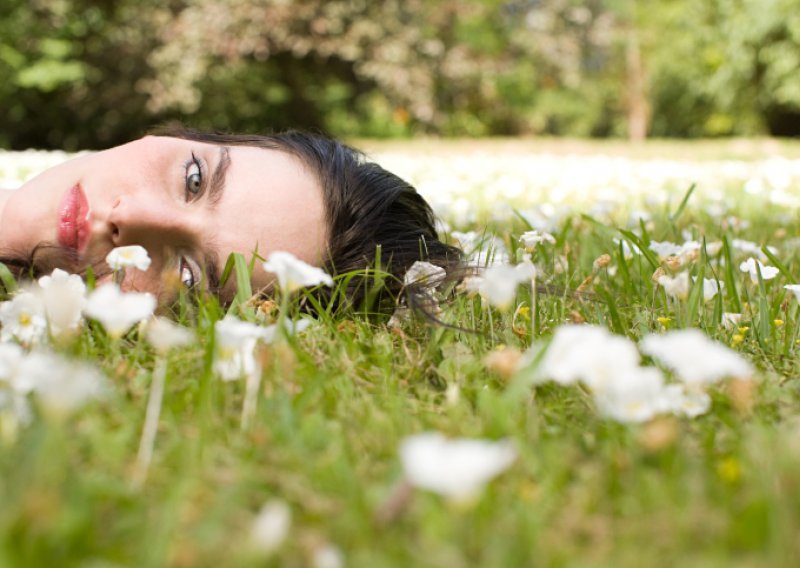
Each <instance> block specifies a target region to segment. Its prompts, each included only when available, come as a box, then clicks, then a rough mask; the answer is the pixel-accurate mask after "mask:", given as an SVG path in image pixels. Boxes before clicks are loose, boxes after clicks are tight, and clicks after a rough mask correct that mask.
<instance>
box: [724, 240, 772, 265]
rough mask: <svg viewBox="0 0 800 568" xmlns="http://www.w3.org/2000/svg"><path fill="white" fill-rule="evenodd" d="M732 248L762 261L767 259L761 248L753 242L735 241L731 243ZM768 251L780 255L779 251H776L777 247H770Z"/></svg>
mask: <svg viewBox="0 0 800 568" xmlns="http://www.w3.org/2000/svg"><path fill="white" fill-rule="evenodd" d="M731 247H733V248H734V249H736V250H738V251H739V252H743V253H746V254H754V255H756V256H757V257H758V258H759V259H761V260H766V259H767V255H765V254H764V251H762V250H761V246H759V245H758V244H757V243H754V242H752V241H745V240H743V239H733V240H732V241H731ZM767 250H768V251H770V252H771V253H772V254H778V249H776V248H775V247H771V246H768V247H767Z"/></svg>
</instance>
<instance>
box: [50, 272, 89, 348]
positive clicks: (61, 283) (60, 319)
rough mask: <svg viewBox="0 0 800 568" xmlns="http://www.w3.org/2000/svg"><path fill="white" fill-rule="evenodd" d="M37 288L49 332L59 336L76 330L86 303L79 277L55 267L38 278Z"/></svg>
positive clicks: (83, 287) (84, 290) (84, 289)
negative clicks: (49, 273)
mask: <svg viewBox="0 0 800 568" xmlns="http://www.w3.org/2000/svg"><path fill="white" fill-rule="evenodd" d="M39 288H40V293H39V295H40V296H41V298H42V303H43V305H44V312H45V316H46V317H47V325H48V326H49V328H50V333H51V334H52V335H53V336H55V337H59V336H62V335H65V334H67V333H70V332H74V331H77V330H78V327H79V326H80V323H81V313H82V311H83V308H84V306H85V305H86V284H84V283H83V280H82V279H81V277H80V276H78V275H77V274H69V273H68V272H65V271H63V270H61V269H60V268H56V269H55V270H54V271H53V273H52V274H51V275H50V276H42V277H41V278H39Z"/></svg>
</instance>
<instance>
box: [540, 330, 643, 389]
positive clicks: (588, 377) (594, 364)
mask: <svg viewBox="0 0 800 568" xmlns="http://www.w3.org/2000/svg"><path fill="white" fill-rule="evenodd" d="M640 359H641V358H640V356H639V351H638V350H637V349H636V344H635V343H633V342H632V341H631V340H630V339H628V338H627V337H624V336H622V335H614V334H613V333H611V332H609V331H608V330H607V329H605V328H603V327H599V326H594V325H573V324H568V325H562V326H560V327H559V328H558V329H557V330H556V332H555V334H554V335H553V339H552V341H551V342H550V345H549V346H548V347H547V352H546V353H545V355H544V357H543V358H542V360H541V363H540V364H539V366H538V368H537V369H536V375H537V376H538V377H541V378H545V379H552V380H553V381H555V382H557V383H559V384H562V385H568V384H573V383H576V382H578V381H583V382H584V383H585V384H586V385H587V386H588V387H589V388H591V389H592V390H593V391H598V392H599V391H602V390H604V389H605V388H606V387H607V385H609V384H611V383H613V382H614V381H615V380H616V377H617V376H619V374H620V373H623V372H629V371H631V370H636V369H638V368H639V361H640Z"/></svg>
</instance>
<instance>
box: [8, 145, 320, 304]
mask: <svg viewBox="0 0 800 568" xmlns="http://www.w3.org/2000/svg"><path fill="white" fill-rule="evenodd" d="M193 155H194V157H195V158H196V159H197V161H198V162H199V163H200V166H199V168H198V167H197V166H195V165H194V162H193V161H192V156H193ZM228 160H229V163H228V165H227V168H224V169H225V176H224V189H223V191H222V192H221V193H219V194H216V195H217V199H213V198H212V197H211V194H212V192H211V191H210V185H211V183H210V182H211V180H212V179H213V177H214V172H215V169H216V168H217V167H218V166H219V165H220V163H221V162H223V163H224V162H228ZM198 171H199V172H200V177H198V176H194V177H192V174H193V173H197V172H198ZM187 174H188V177H190V183H189V184H188V185H189V187H190V188H195V187H196V186H195V185H193V184H192V183H191V181H195V182H196V181H199V180H200V179H201V178H202V182H201V184H200V185H201V187H202V189H201V190H200V192H199V193H198V194H197V195H194V194H193V193H192V192H191V191H187ZM76 183H80V185H81V187H82V188H83V191H84V192H85V193H86V196H87V198H88V201H89V205H90V208H91V217H90V219H91V226H92V232H91V238H90V240H89V243H88V245H87V246H86V248H85V250H83V251H81V252H80V257H79V267H81V268H83V267H85V266H87V265H94V266H101V267H102V266H103V265H104V263H103V262H102V261H103V259H104V258H105V256H106V254H108V252H109V251H110V250H111V249H112V248H114V247H118V246H125V245H133V244H138V245H142V246H143V247H145V248H146V249H147V251H148V253H149V254H150V258H151V259H152V264H151V266H150V268H149V269H148V270H147V271H146V272H141V271H138V270H135V269H132V270H128V271H126V274H125V280H124V281H123V283H122V287H123V289H126V290H136V291H146V292H150V293H153V294H155V295H156V296H157V297H158V298H159V299H160V300H161V301H168V300H169V299H171V297H173V296H174V295H175V293H176V292H177V289H178V287H179V286H180V285H182V284H181V282H182V281H183V282H184V283H186V282H188V280H190V277H191V275H194V278H195V281H196V285H199V286H204V287H212V286H211V283H212V282H213V277H211V278H207V277H206V276H207V274H206V273H207V272H211V273H212V274H216V275H217V276H218V275H219V274H221V272H222V270H223V268H224V265H225V261H226V260H227V258H228V255H229V254H230V253H232V252H239V253H242V254H244V255H245V257H246V258H247V259H248V261H249V260H250V258H251V257H252V254H253V252H254V251H257V252H258V254H259V255H260V256H261V257H264V258H266V257H267V256H268V255H269V253H270V252H272V251H275V250H285V251H288V252H291V253H292V254H294V255H295V256H297V257H298V258H300V259H301V260H304V261H305V262H308V263H309V264H313V265H319V264H320V262H321V258H322V255H323V252H324V250H325V240H326V222H325V212H324V207H323V201H322V191H321V188H320V187H319V183H318V182H317V181H316V179H315V178H314V176H313V175H312V174H311V173H310V172H309V171H308V170H307V169H306V168H305V167H304V166H303V164H302V163H301V162H300V160H299V159H297V158H296V157H294V156H292V155H290V154H287V153H284V152H281V151H278V150H266V149H261V148H254V147H248V146H230V147H220V146H216V145H212V144H204V143H201V142H194V141H191V140H182V139H177V138H168V137H155V136H148V137H145V138H142V139H140V140H136V141H134V142H130V143H128V144H125V145H123V146H118V147H116V148H111V149H110V150H105V151H102V152H98V153H94V154H88V155H85V156H81V157H78V158H75V159H73V160H71V161H69V162H66V163H64V164H61V165H58V166H56V167H54V168H51V169H49V170H47V171H45V172H43V173H42V174H40V175H39V176H37V177H35V178H34V179H32V180H31V181H29V182H28V183H26V184H25V185H23V186H22V187H21V188H20V189H18V190H16V191H14V192H10V193H9V192H0V249H2V250H4V251H5V250H8V251H22V252H23V253H24V254H29V253H30V251H31V250H33V248H34V247H35V246H36V245H37V244H39V243H42V242H48V243H56V242H57V230H58V223H59V213H58V210H59V207H60V204H61V202H62V199H63V197H64V195H65V194H66V193H67V192H68V191H69V189H70V188H72V187H73V186H74V185H75V184H76ZM63 258H64V267H65V268H67V267H68V266H67V265H68V261H67V260H66V259H67V258H68V255H67V252H66V251H64V254H63ZM71 268H74V267H71ZM187 269H188V270H189V271H190V272H187ZM105 278H110V275H108V276H106V277H105ZM272 281H273V275H271V274H268V273H266V272H265V271H264V270H263V269H262V268H261V263H260V262H256V263H255V273H254V275H253V281H252V283H253V287H254V289H262V288H266V287H268V286H269V285H270V284H271V283H272ZM233 286H234V284H233V283H232V282H229V283H228V284H226V286H225V288H224V289H221V290H219V294H220V296H221V297H222V299H223V300H227V299H230V298H231V297H232V295H233V293H234V289H233Z"/></svg>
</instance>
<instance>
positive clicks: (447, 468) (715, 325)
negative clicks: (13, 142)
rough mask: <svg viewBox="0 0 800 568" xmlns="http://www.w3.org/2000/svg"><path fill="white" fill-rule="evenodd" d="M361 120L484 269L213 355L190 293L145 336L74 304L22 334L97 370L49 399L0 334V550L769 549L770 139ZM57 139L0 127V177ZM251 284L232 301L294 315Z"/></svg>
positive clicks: (255, 560)
mask: <svg viewBox="0 0 800 568" xmlns="http://www.w3.org/2000/svg"><path fill="white" fill-rule="evenodd" d="M363 145H364V146H365V147H367V149H368V151H369V153H370V155H372V156H373V157H375V158H376V159H377V160H378V161H380V162H381V163H383V164H384V165H385V166H386V167H387V168H389V169H392V170H393V171H396V172H397V173H400V174H401V175H403V176H406V177H407V178H408V179H409V180H410V181H412V182H413V183H414V184H415V185H416V186H417V187H418V188H419V190H420V191H421V192H422V193H423V194H424V195H425V197H426V198H428V199H429V201H430V202H431V203H432V204H433V205H434V207H435V209H436V210H437V212H438V213H439V214H440V216H441V221H442V230H443V231H444V232H445V234H446V235H447V236H448V239H449V240H450V241H451V242H453V243H455V244H460V245H461V246H462V247H463V248H464V249H465V250H466V252H468V253H469V254H470V255H471V257H472V259H473V263H474V264H475V265H481V266H486V265H491V266H492V267H493V268H488V269H486V271H485V272H483V280H479V279H477V278H474V279H472V280H469V281H467V282H465V283H463V284H462V285H460V286H459V287H458V288H457V289H455V290H452V289H451V287H450V286H449V285H445V286H443V287H442V288H440V289H437V290H436V291H434V292H433V295H434V297H435V299H436V300H437V301H438V306H439V309H438V311H437V312H436V318H437V319H439V320H440V321H441V322H442V323H443V324H445V325H441V324H435V323H432V322H431V321H430V320H429V319H427V318H425V317H423V316H420V315H417V316H416V317H414V316H413V315H411V316H410V317H407V318H403V317H400V314H398V317H396V318H393V320H392V321H391V322H389V321H387V319H388V318H379V317H369V316H367V315H365V314H362V313H351V314H349V315H346V316H336V317H331V316H329V315H326V314H322V316H321V317H319V318H318V319H317V320H316V321H313V322H311V323H310V324H308V326H307V327H305V329H303V330H302V331H297V333H294V334H289V333H280V332H278V333H276V334H275V337H274V338H273V339H272V340H266V339H262V340H261V341H260V343H259V347H258V348H257V351H256V353H257V363H258V368H260V372H258V373H255V374H254V375H253V376H251V377H250V378H249V379H246V378H242V379H239V380H222V378H221V377H220V376H219V375H220V372H219V367H218V365H217V362H216V360H218V359H219V358H220V357H221V355H220V349H219V346H220V344H221V339H220V337H219V331H218V332H217V336H216V338H215V325H216V324H217V322H218V321H219V320H221V319H222V318H223V316H224V315H225V310H223V309H222V308H220V306H219V305H218V304H217V303H216V302H215V301H214V300H213V299H210V298H198V299H190V298H188V297H184V298H182V300H181V302H180V303H179V305H178V306H177V309H176V311H175V319H177V321H178V322H179V323H181V324H182V325H183V326H185V327H187V328H189V329H190V331H191V333H192V341H191V342H190V343H189V344H188V345H185V346H182V347H178V348H175V349H172V350H171V351H169V352H168V354H164V353H161V352H157V351H156V350H155V349H154V348H153V347H152V346H151V344H150V342H148V340H146V338H145V335H146V334H145V333H144V331H143V330H142V329H141V328H140V327H134V329H133V330H132V331H130V332H129V333H127V334H125V335H124V336H122V337H121V338H118V339H117V338H114V336H113V335H112V334H109V333H108V332H107V331H105V330H104V327H103V325H101V324H100V323H99V322H98V321H96V320H94V319H91V318H87V319H86V322H85V323H83V324H82V325H81V327H80V330H79V332H78V333H77V335H73V336H71V337H69V338H67V339H61V340H51V341H50V342H49V343H50V344H51V345H50V346H49V347H46V346H45V345H42V344H41V343H46V341H44V340H42V341H41V342H40V345H37V346H35V347H34V348H33V352H34V353H39V352H42V351H43V350H44V349H50V350H51V351H54V352H56V353H57V354H58V355H57V358H55V359H52V361H53V363H52V365H51V366H50V370H51V372H52V373H53V374H55V375H58V374H59V373H60V374H63V375H64V376H67V375H69V374H70V373H72V374H71V375H70V376H79V375H80V376H91V377H93V380H94V379H96V382H95V383H93V385H94V386H93V387H92V388H90V389H88V390H87V389H84V391H81V392H82V393H84V394H86V397H85V398H86V400H85V401H81V402H82V404H80V405H78V404H77V402H76V404H75V406H74V407H70V408H66V407H65V405H64V404H58V402H57V403H55V404H54V403H53V400H52V398H53V396H52V393H49V392H45V387H39V386H34V388H32V392H27V391H24V392H23V390H24V389H21V388H20V387H19V385H16V386H15V384H14V382H13V380H12V378H9V377H11V374H12V372H11V371H9V370H7V369H8V368H10V365H9V364H8V361H9V360H10V355H7V354H5V353H6V352H5V351H2V350H0V432H1V433H2V443H0V480H1V481H0V503H2V506H1V507H0V565H2V566H87V567H88V566H91V567H101V566H102V567H106V566H109V567H110V566H256V565H258V566H260V565H276V566H309V565H311V566H318V567H336V566H342V565H346V566H364V567H370V568H372V567H379V566H447V567H458V566H525V565H557V566H560V565H577V566H586V565H591V566H661V565H664V566H672V565H677V564H683V565H690V566H696V565H699V566H731V565H736V566H757V565H758V566H763V565H770V566H783V565H785V566H790V565H794V563H795V562H796V559H797V557H798V555H799V554H800V542H798V540H797V534H798V531H800V491H799V490H798V489H800V388H799V387H798V385H800V382H798V380H797V379H798V360H797V356H796V354H797V350H798V348H800V345H799V343H800V321H799V320H798V311H799V309H798V300H797V298H796V297H795V294H794V292H793V291H792V289H791V288H785V287H784V286H787V285H793V284H795V283H797V282H798V278H800V255H799V254H798V248H799V247H800V240H798V237H797V234H796V230H795V228H796V227H797V223H798V213H797V211H798V205H800V147H799V146H797V145H796V144H788V143H781V142H777V141H772V140H755V141H733V142H697V143H688V142H673V143H668V142H656V143H652V144H645V145H640V146H637V147H631V146H629V145H625V144H622V143H614V144H608V143H590V142H577V141H543V142H534V141H530V142H526V141H522V142H520V141H517V142H514V141H493V142H484V143H480V142H453V143H445V142H435V141H423V142H420V143H418V144H415V143H403V144H401V143H378V142H371V141H366V142H364V143H363ZM63 158H64V156H63V155H60V154H45V153H29V154H13V153H0V186H9V187H13V186H15V185H17V184H18V183H19V182H21V181H22V180H23V179H25V178H26V177H28V176H29V175H31V174H32V173H33V172H35V171H37V170H38V169H41V168H42V167H46V166H47V165H50V164H52V163H56V162H57V161H59V160H61V159H63ZM532 231H537V234H533V233H532ZM525 234H527V239H523V240H520V238H521V237H522V236H523V235H525ZM545 235H550V236H552V241H551V240H549V239H548V238H547V237H546V236H545ZM537 236H538V237H539V238H540V239H541V242H536V241H537V238H536V237H537ZM750 258H753V259H755V261H754V262H753V263H751V264H750V265H749V266H750V267H751V270H750V271H744V270H742V268H743V267H744V268H748V266H746V265H744V263H746V262H747V261H748V259H750ZM759 262H760V264H759ZM504 265H516V266H518V267H520V266H525V267H530V270H527V271H522V270H518V271H517V272H516V273H515V274H521V273H522V272H524V277H520V279H519V284H518V286H516V288H514V289H513V290H512V291H513V295H512V296H511V297H510V298H505V297H503V295H502V294H501V293H500V292H499V291H498V290H497V289H495V288H494V286H495V284H494V283H493V280H492V278H493V277H494V275H493V273H492V272H491V271H493V270H495V269H498V268H500V267H503V266H504ZM743 265H744V266H743ZM237 268H238V269H239V271H240V272H241V270H244V269H245V268H246V262H242V263H239V265H238V267H237ZM498 274H499V275H500V276H499V277H500V278H501V279H505V280H507V279H508V277H507V274H506V273H498ZM534 274H535V276H534ZM504 275H505V278H504ZM232 277H235V275H234V276H232ZM514 278H516V276H515V277H514ZM334 285H336V283H335V284H334ZM245 292H246V289H245V288H242V299H244V298H243V296H246V293H245ZM301 295H302V294H301ZM278 304H279V305H280V309H282V310H283V312H282V313H278V312H277V311H275V310H270V309H269V308H270V306H263V305H262V306H261V308H263V309H256V308H255V307H254V305H253V303H252V302H251V303H244V302H242V303H237V304H235V305H234V307H233V308H232V310H231V311H232V313H233V314H234V315H236V316H237V317H239V318H240V319H242V320H247V321H250V322H253V323H256V324H258V325H260V326H262V329H263V326H267V325H269V324H273V323H274V322H275V321H276V320H277V321H278V323H279V324H281V323H282V322H285V321H286V320H288V318H294V319H296V318H300V317H301V316H300V315H299V314H298V310H297V304H298V299H297V298H294V299H291V300H290V299H288V298H283V299H279V302H278ZM273 307H274V306H273ZM685 328H697V329H699V330H702V332H703V335H702V336H700V338H699V339H698V337H695V336H692V335H688V336H684V335H682V330H684V329H685ZM7 329H8V326H7V327H6V328H4V330H7ZM576 329H577V330H579V331H578V332H577V333H575V332H576ZM587 330H588V331H587ZM583 332H586V333H583ZM686 337H688V338H689V340H687V341H681V342H678V341H676V342H675V343H672V344H669V345H668V344H667V343H666V342H664V341H663V340H664V338H686ZM706 341H708V342H709V343H708V344H706V343H705V342H706ZM656 346H660V347H656ZM25 356H27V357H31V356H30V355H25ZM4 357H7V359H4ZM631 359H633V362H631ZM67 360H69V361H72V363H71V365H73V366H75V365H80V367H77V369H78V370H77V371H76V370H75V369H72V371H67V370H64V369H66V368H67V367H62V366H60V365H62V364H63V365H68V363H66V361H67ZM4 364H6V367H7V369H4V367H3V365H4ZM98 370H99V371H100V372H101V373H102V375H101V376H96V375H95V373H96V372H97V371H98ZM162 371H164V373H163V374H162ZM3 373H5V376H4V374H3ZM81 373H83V375H81ZM599 374H602V375H603V376H602V377H599ZM256 375H257V376H256ZM622 375H625V376H626V377H627V378H626V379H625V380H623V379H621V378H620V377H621V376H622ZM654 377H655V378H654ZM693 377H694V378H693ZM651 379H652V381H651V382H654V384H655V383H658V385H657V387H658V388H655V387H654V390H652V389H651V390H648V391H647V392H643V393H639V390H642V389H643V388H644V387H642V385H643V384H645V382H647V381H650V380H651ZM65 380H66V379H65ZM70 380H72V379H70ZM75 380H76V381H79V379H75ZM620 381H622V382H620ZM625 381H627V382H625ZM44 382H46V381H43V383H42V384H44ZM662 382H663V383H664V385H663V388H668V387H667V385H669V386H671V387H673V389H672V390H671V391H670V392H672V393H676V392H678V391H680V392H681V393H683V394H682V395H681V396H682V397H683V398H681V399H680V401H679V403H674V401H673V402H670V403H668V402H665V399H663V397H661V393H662V391H663V389H662V385H661V383H662ZM76 384H77V383H76ZM648 384H650V383H648ZM162 385H163V401H161V403H160V412H159V413H158V417H157V420H155V421H154V415H153V414H152V411H153V408H154V407H158V406H156V405H155V403H154V402H153V401H158V392H159V389H160V388H161V386H162ZM619 385H623V386H625V385H627V386H626V388H625V389H622V390H620V388H619ZM95 387H97V388H95ZM627 387H630V388H629V389H628V388H627ZM54 388H55V389H56V390H54V391H53V392H56V393H57V394H56V399H57V401H58V400H62V399H59V396H67V395H66V394H63V393H62V394H58V393H61V391H58V390H57V389H58V387H57V386H56V387H54ZM615 389H616V390H615ZM637 389H638V390H637ZM29 390H31V389H29ZM645 390H646V389H645ZM631 393H633V394H631ZM72 394H74V393H73V392H70V396H71V395H72ZM640 395H641V396H640ZM78 398H80V399H83V398H84V397H78ZM148 405H149V406H150V413H151V414H150V420H149V421H148V420H146V415H147V414H148ZM20 406H26V407H27V410H28V411H29V412H28V413H27V414H26V413H25V412H23V411H22V410H20ZM243 407H244V408H249V410H244V412H243ZM148 425H149V427H150V428H152V430H151V431H150V434H149V435H150V436H152V437H151V438H149V440H150V442H149V443H145V444H142V439H143V431H144V432H145V436H144V438H145V439H148V438H147V431H148ZM425 432H429V433H434V432H438V433H441V434H442V435H444V436H445V437H446V438H447V439H448V440H450V441H451V442H452V443H453V444H455V445H454V446H450V445H448V443H447V442H443V441H441V440H439V441H438V443H439V445H438V446H434V448H438V449H435V450H433V451H430V449H428V451H427V453H425V452H416V453H415V452H412V451H411V450H410V449H409V448H411V443H412V442H419V441H420V440H423V439H422V438H414V437H413V436H415V435H417V434H421V433H425ZM460 439H472V440H484V441H486V442H487V444H485V445H484V444H477V443H476V444H473V445H470V444H467V443H466V441H464V443H463V444H461V445H458V441H459V440H460ZM488 442H494V443H495V444H492V445H490V444H488ZM140 445H144V446H145V447H152V456H151V457H148V458H143V454H142V450H141V449H140ZM423 449H425V448H423ZM405 450H408V451H405ZM481 452H484V453H481ZM420 453H421V455H422V458H420ZM412 454H413V455H412ZM498 455H502V456H504V458H505V459H499V458H498ZM445 458H446V459H445ZM420 460H422V463H420ZM498 460H499V461H498ZM495 462H497V463H495ZM500 462H502V463H500ZM420 470H422V473H420ZM479 470H487V472H486V475H485V476H484V477H485V479H483V480H480V481H476V482H475V483H474V484H473V485H472V486H469V487H468V488H467V490H465V491H459V490H458V488H459V487H461V486H462V485H463V484H464V483H466V481H465V479H469V478H470V476H471V474H472V473H474V472H475V471H479ZM488 470H491V471H488ZM484 482H485V483H484ZM468 485H469V484H468Z"/></svg>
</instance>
